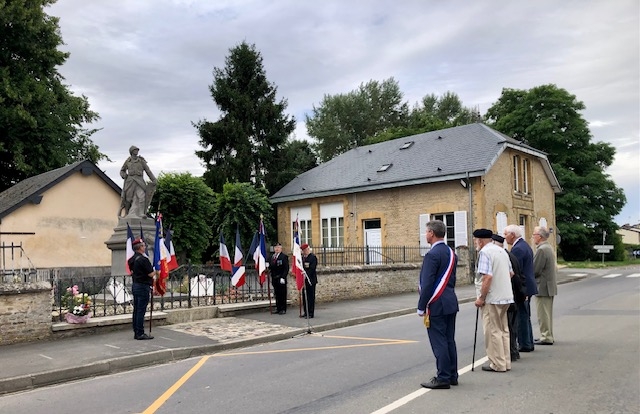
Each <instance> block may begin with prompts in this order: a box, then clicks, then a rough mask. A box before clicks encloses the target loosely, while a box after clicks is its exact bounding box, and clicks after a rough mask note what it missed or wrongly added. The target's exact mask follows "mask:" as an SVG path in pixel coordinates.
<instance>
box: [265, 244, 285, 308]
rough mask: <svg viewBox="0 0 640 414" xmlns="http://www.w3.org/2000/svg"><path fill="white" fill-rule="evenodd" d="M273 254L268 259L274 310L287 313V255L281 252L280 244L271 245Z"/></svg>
mask: <svg viewBox="0 0 640 414" xmlns="http://www.w3.org/2000/svg"><path fill="white" fill-rule="evenodd" d="M273 250H274V251H273V256H271V260H269V271H270V273H271V284H272V285H273V293H274V296H275V297H276V312H277V313H278V315H284V314H285V313H287V275H288V274H289V257H287V255H286V254H284V253H282V244H280V243H276V244H275V246H274V247H273Z"/></svg>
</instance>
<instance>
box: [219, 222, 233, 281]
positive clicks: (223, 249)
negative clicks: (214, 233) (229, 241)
mask: <svg viewBox="0 0 640 414" xmlns="http://www.w3.org/2000/svg"><path fill="white" fill-rule="evenodd" d="M220 268H221V269H222V270H226V271H227V272H231V271H232V269H231V256H229V250H227V245H226V244H225V243H224V237H223V236H222V231H220Z"/></svg>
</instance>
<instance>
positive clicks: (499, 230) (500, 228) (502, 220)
mask: <svg viewBox="0 0 640 414" xmlns="http://www.w3.org/2000/svg"><path fill="white" fill-rule="evenodd" d="M505 227H507V213H504V212H502V211H499V212H498V214H496V234H500V235H502V234H503V233H504V228H505Z"/></svg>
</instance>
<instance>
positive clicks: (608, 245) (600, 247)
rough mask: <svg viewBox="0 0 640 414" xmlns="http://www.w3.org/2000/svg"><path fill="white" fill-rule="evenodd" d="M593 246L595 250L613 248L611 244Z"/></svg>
mask: <svg viewBox="0 0 640 414" xmlns="http://www.w3.org/2000/svg"><path fill="white" fill-rule="evenodd" d="M593 248H594V249H596V250H598V249H608V250H613V245H612V244H596V245H595V246H593Z"/></svg>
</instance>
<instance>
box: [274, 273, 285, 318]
mask: <svg viewBox="0 0 640 414" xmlns="http://www.w3.org/2000/svg"><path fill="white" fill-rule="evenodd" d="M285 280H286V279H285ZM271 282H272V283H271V284H272V285H273V296H275V297H276V312H286V311H287V284H286V283H284V284H281V283H280V278H279V277H278V278H273V279H272V280H271Z"/></svg>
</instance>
